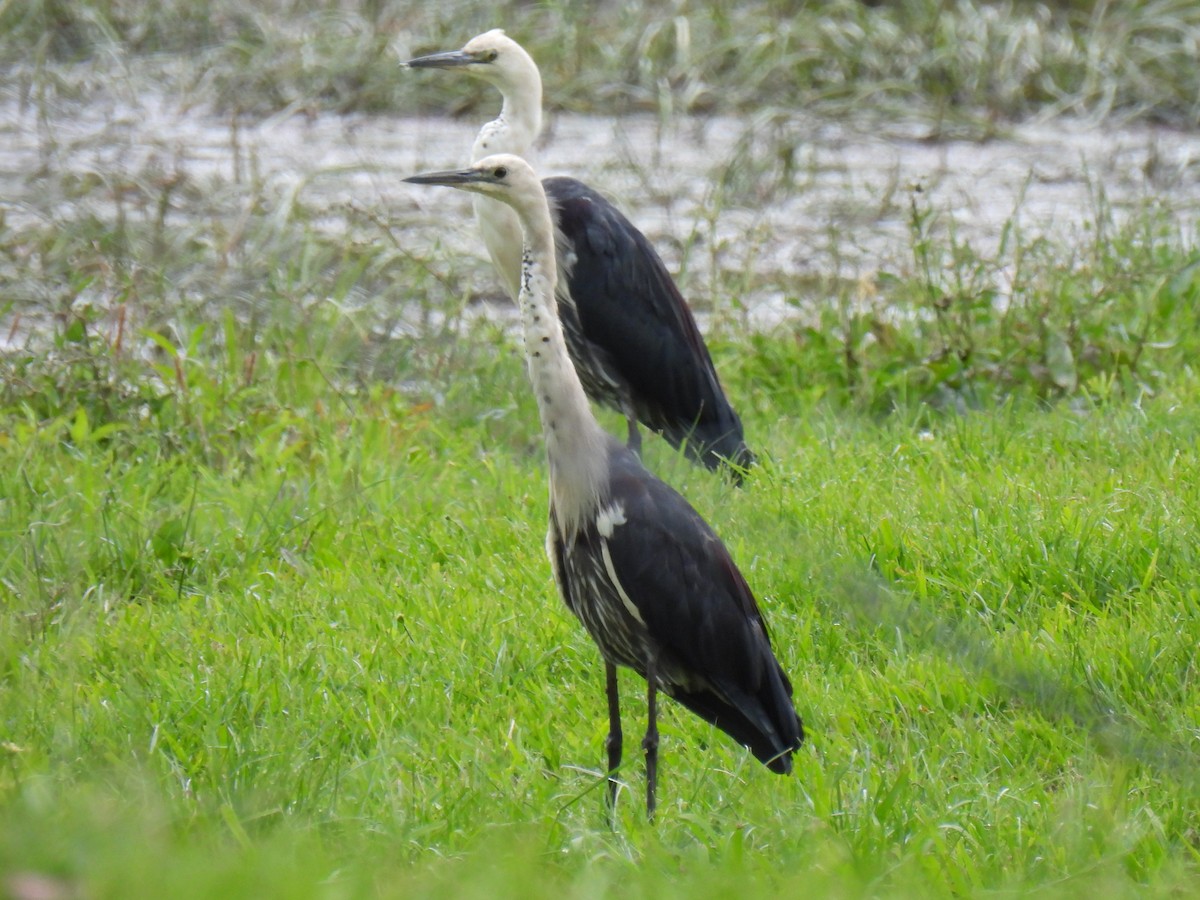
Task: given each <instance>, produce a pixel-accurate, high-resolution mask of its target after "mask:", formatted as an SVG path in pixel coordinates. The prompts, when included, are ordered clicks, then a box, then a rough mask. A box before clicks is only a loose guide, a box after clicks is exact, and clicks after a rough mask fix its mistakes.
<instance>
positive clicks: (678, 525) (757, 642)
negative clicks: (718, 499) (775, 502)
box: [608, 450, 804, 773]
mask: <svg viewBox="0 0 1200 900" xmlns="http://www.w3.org/2000/svg"><path fill="white" fill-rule="evenodd" d="M613 460H614V473H615V477H614V478H613V481H612V494H611V495H610V502H614V503H617V504H619V505H620V506H621V507H622V509H623V510H624V515H625V520H626V521H625V523H624V524H621V525H618V526H617V527H616V528H615V529H614V530H613V533H612V536H611V537H610V538H609V539H608V549H609V554H610V556H611V559H612V563H613V569H614V571H615V573H616V575H617V578H618V580H619V581H620V582H621V586H622V588H623V589H624V590H625V592H626V594H627V595H628V596H629V598H630V600H631V601H632V602H633V604H634V605H635V606H636V607H637V608H638V611H639V613H640V614H641V617H642V620H643V621H644V622H645V625H646V629H647V631H648V632H649V634H650V637H651V640H652V642H653V643H654V644H655V645H656V647H657V648H658V649H659V660H660V663H661V666H660V668H661V669H662V671H663V673H664V675H665V676H666V678H667V679H668V680H669V682H671V683H669V684H667V685H664V688H665V689H666V691H667V693H669V694H670V695H671V696H672V697H674V698H675V699H676V700H678V701H679V702H681V703H682V704H683V705H684V706H686V707H688V708H689V709H690V710H692V711H693V712H694V713H696V714H697V715H699V716H700V717H702V718H704V719H706V720H707V721H709V722H711V723H713V724H714V725H716V726H717V727H718V728H720V729H722V730H723V731H725V732H727V733H728V734H729V735H730V736H731V737H733V738H734V739H735V740H737V741H738V742H739V743H741V744H743V745H745V746H746V747H749V748H750V750H751V752H752V753H754V755H755V756H756V757H758V759H760V760H762V761H763V762H764V763H766V764H767V765H768V766H769V767H770V768H771V769H772V770H773V771H775V772H780V773H787V772H790V771H791V767H792V761H791V754H792V751H794V750H795V749H796V748H797V747H799V746H800V743H801V741H802V740H803V739H804V729H803V727H802V725H801V723H800V717H799V716H798V715H797V714H796V710H795V707H794V706H793V705H792V685H791V682H790V681H789V680H788V677H787V675H786V674H785V673H784V671H783V669H782V668H781V667H780V665H779V663H778V661H777V660H776V659H775V655H774V653H773V652H772V650H771V641H770V637H769V635H768V633H767V626H766V623H765V622H764V621H763V618H762V615H761V613H760V612H759V609H758V604H757V603H755V601H754V595H753V594H752V593H751V592H750V588H749V587H748V586H747V584H746V581H745V579H744V578H742V575H741V573H740V572H739V571H738V568H737V566H736V565H735V564H734V562H733V559H732V558H731V557H730V555H729V551H728V550H726V549H725V545H724V544H722V543H721V540H720V539H719V538H718V537H717V536H716V534H715V533H714V532H713V530H712V529H711V528H710V527H709V526H708V524H707V523H706V522H705V521H704V520H703V519H702V518H701V517H700V515H699V514H698V513H697V512H696V511H695V510H694V509H692V507H691V506H690V505H689V504H688V502H687V501H686V500H684V499H683V497H681V496H680V495H679V494H678V493H676V492H675V491H674V490H673V489H671V488H670V487H669V486H667V485H666V484H664V483H663V482H661V481H659V480H658V479H657V478H654V477H653V476H652V475H650V474H649V473H648V472H646V470H645V469H644V468H643V467H642V466H641V464H640V463H639V462H637V460H636V459H635V458H634V457H633V455H632V454H631V453H629V452H628V451H624V450H620V451H617V452H616V453H615V454H614V456H613Z"/></svg>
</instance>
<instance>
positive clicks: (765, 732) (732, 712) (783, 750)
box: [671, 672, 804, 775]
mask: <svg viewBox="0 0 1200 900" xmlns="http://www.w3.org/2000/svg"><path fill="white" fill-rule="evenodd" d="M779 674H780V675H782V674H783V673H782V672H780V673H779ZM771 681H772V682H773V683H772V684H771V685H769V686H764V689H763V691H762V693H764V694H767V695H768V696H766V697H761V696H760V697H751V696H744V697H743V698H742V699H741V704H740V706H734V705H733V704H731V703H729V702H727V701H726V700H724V699H722V698H721V697H719V696H717V695H716V694H714V693H712V692H711V691H694V692H692V691H681V690H679V689H678V688H676V689H674V691H673V692H672V693H671V696H672V697H673V698H674V699H676V700H678V701H679V702H680V703H682V704H683V705H684V706H686V707H687V708H688V709H690V710H691V711H692V712H694V713H695V714H696V715H698V716H699V717H700V718H702V719H704V720H705V721H706V722H709V723H711V724H713V725H715V726H716V727H717V728H720V729H721V730H722V731H724V732H725V733H726V734H728V735H729V736H730V737H731V738H733V739H734V740H735V741H737V742H738V743H739V744H741V745H742V746H743V747H746V748H747V749H748V750H749V751H750V752H751V753H753V754H754V756H755V758H757V759H758V760H759V761H760V762H762V763H763V764H764V765H765V766H766V767H767V768H768V769H770V770H771V771H772V772H776V773H778V774H780V775H790V774H791V771H792V753H794V752H795V751H796V750H797V749H798V748H799V747H800V744H801V743H803V741H804V726H803V724H802V723H801V722H800V716H798V715H797V714H796V709H795V707H793V706H792V701H791V698H790V696H789V694H790V692H785V691H784V684H783V683H780V682H778V681H776V679H771ZM784 682H786V678H785V679H784ZM764 700H766V701H767V702H766V703H764V702H763V701H764Z"/></svg>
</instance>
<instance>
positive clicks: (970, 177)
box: [0, 94, 1200, 325]
mask: <svg viewBox="0 0 1200 900" xmlns="http://www.w3.org/2000/svg"><path fill="white" fill-rule="evenodd" d="M478 124H479V123H478V122H476V121H474V120H472V121H455V120H450V119H438V118H405V117H388V116H374V117H367V116H345V117H339V116H332V115H319V116H315V117H313V116H305V115H300V114H291V115H282V116H279V117H276V118H273V119H270V120H266V121H258V122H254V123H246V122H240V123H236V124H235V123H233V122H231V121H230V120H229V119H228V118H223V117H220V116H216V115H212V114H209V113H206V112H204V111H201V110H197V109H194V108H186V107H184V106H182V105H181V104H180V103H179V102H177V101H172V100H171V99H170V98H167V97H162V96H153V95H149V96H147V95H144V94H143V95H141V96H139V97H137V98H136V99H133V100H131V99H130V98H124V99H122V100H119V101H118V100H116V99H109V100H106V101H105V100H99V101H92V102H89V104H88V105H87V106H72V107H69V108H63V109H59V110H55V109H53V108H52V109H49V110H46V109H42V110H39V109H36V108H34V107H32V106H22V105H20V104H19V103H18V102H17V100H16V99H15V98H13V97H11V96H9V97H4V98H0V204H2V205H3V209H4V213H5V216H6V218H7V222H8V224H9V225H10V227H20V226H21V224H22V223H25V222H27V221H29V220H30V219H32V218H42V219H52V218H53V217H54V216H56V215H63V214H67V213H69V210H66V209H64V204H66V205H69V204H70V203H71V202H72V201H71V200H70V198H69V197H65V196H63V195H61V194H57V193H55V192H53V191H50V192H48V191H47V190H46V179H45V178H43V177H42V176H43V175H45V174H46V173H48V172H53V173H55V175H56V176H60V177H59V179H58V180H59V181H61V180H62V179H61V176H62V175H63V174H65V173H73V174H75V175H77V176H78V177H79V178H86V177H87V176H89V175H91V176H94V177H102V178H105V179H109V180H111V181H112V182H113V183H119V181H120V180H121V179H122V178H129V179H136V178H139V177H144V175H145V173H146V172H147V171H162V172H164V173H175V174H178V175H183V176H185V177H186V178H188V179H189V180H190V181H191V182H192V183H194V184H201V185H205V186H207V188H208V189H209V191H210V193H211V194H212V195H213V196H216V195H218V194H221V193H222V192H226V193H229V194H230V195H232V196H236V195H237V185H238V184H241V183H246V182H247V181H249V180H250V179H254V180H256V181H258V182H259V183H265V184H267V185H270V186H271V188H272V191H271V192H270V194H271V195H272V196H278V197H290V198H295V199H298V200H301V201H302V202H303V203H304V205H305V207H306V208H307V209H308V210H309V211H310V212H313V213H314V214H315V218H316V221H317V222H318V223H319V225H320V227H322V228H326V229H331V230H335V231H336V230H337V229H339V228H345V227H346V218H345V217H346V210H347V207H348V205H350V204H352V205H353V206H355V207H357V208H359V209H363V208H368V209H375V210H378V212H379V214H380V215H381V216H383V217H384V218H386V219H387V220H388V221H389V222H392V223H394V225H393V227H394V229H395V230H396V232H397V233H398V234H400V235H401V239H402V240H403V241H404V242H406V243H409V244H411V246H412V247H413V249H414V251H419V250H421V249H422V248H424V247H428V246H431V245H433V244H434V243H435V242H437V243H440V244H441V245H442V246H443V247H444V246H447V245H449V247H450V249H451V251H452V252H455V253H461V254H462V259H463V263H462V264H463V265H464V266H471V267H473V269H474V270H476V271H477V272H478V277H479V279H480V280H481V283H483V284H487V283H488V282H489V281H490V276H489V275H488V273H487V267H486V264H485V262H484V259H485V257H484V254H483V250H482V246H481V243H480V241H479V240H478V237H477V235H476V232H475V229H474V225H473V222H472V220H471V216H470V211H469V204H468V202H467V199H466V198H465V197H464V196H462V195H460V194H458V193H457V192H451V191H445V190H435V189H429V188H418V187H414V186H410V185H405V184H402V183H401V178H403V177H404V176H405V175H408V174H411V173H415V172H419V171H423V170H428V169H441V168H448V167H456V166H458V165H461V164H463V163H464V162H466V159H467V155H468V152H469V147H470V144H471V141H472V139H473V136H474V132H475V130H476V127H477V125H478ZM548 125H549V127H548V129H547V135H546V136H545V138H544V139H543V141H542V146H540V147H539V148H538V150H537V153H536V157H535V160H534V161H535V164H536V165H537V166H538V167H539V169H540V170H541V172H542V173H543V174H554V173H562V174H571V175H574V176H576V177H580V178H583V179H584V180H587V181H589V182H590V183H592V184H593V185H595V186H596V187H598V188H600V189H601V190H602V191H604V192H605V193H606V194H608V195H609V196H610V197H612V198H613V199H614V200H615V201H617V202H618V204H619V205H620V206H621V207H622V208H623V209H624V210H625V211H626V213H627V214H628V215H629V216H630V218H631V219H633V221H634V222H635V223H636V224H638V225H639V226H640V227H641V228H642V229H643V230H644V231H646V232H647V234H648V235H650V237H651V238H652V239H653V240H654V241H655V242H656V244H657V245H658V246H659V247H660V248H661V252H662V253H663V255H664V256H665V257H666V258H667V261H668V263H669V264H670V265H671V266H672V267H680V266H683V267H685V268H686V272H687V274H686V277H685V281H684V283H685V287H686V288H687V290H688V292H689V293H690V295H691V296H692V297H693V298H694V301H695V302H696V304H697V305H698V307H700V308H720V305H721V303H722V302H723V298H720V297H715V296H712V295H711V292H709V290H708V287H707V286H708V284H710V283H712V276H713V272H714V269H721V270H723V271H725V272H735V273H736V272H745V271H747V270H749V269H753V271H754V273H755V275H756V277H755V278H754V279H751V280H748V282H747V283H748V284H749V288H748V290H749V294H748V295H747V296H743V297H742V298H741V301H742V303H743V304H744V306H745V307H746V308H747V309H748V310H749V315H748V316H747V319H748V320H749V321H752V322H757V323H759V324H762V325H769V324H770V323H772V322H775V321H778V319H779V317H780V316H781V315H786V314H787V312H788V310H789V309H791V307H790V306H789V305H788V304H787V303H785V302H783V300H784V298H786V297H787V296H788V295H789V294H791V293H794V292H793V291H792V290H791V289H790V287H789V285H792V284H800V283H803V282H804V281H805V280H806V279H808V280H809V283H811V279H812V278H813V277H816V278H818V279H820V278H821V277H825V276H836V277H840V278H851V279H854V278H860V277H863V276H866V275H870V274H871V273H873V272H876V271H878V270H880V269H887V270H892V271H904V270H905V268H906V266H907V265H908V263H907V260H909V259H910V258H911V250H910V246H911V228H910V214H911V208H912V201H913V199H914V197H915V198H916V199H917V200H918V202H919V204H920V205H921V208H922V209H926V210H928V211H930V212H931V213H933V214H934V219H935V222H936V227H937V228H940V229H942V230H943V231H945V230H947V229H949V228H953V229H954V231H955V234H956V235H957V236H958V238H959V239H960V240H966V241H968V242H970V243H971V244H972V246H974V247H975V248H976V249H977V250H978V251H979V252H982V253H989V252H992V251H993V250H994V249H995V247H996V245H997V242H998V241H999V238H1000V235H1001V233H1002V230H1003V228H1004V226H1005V223H1006V222H1009V221H1010V220H1012V221H1013V222H1015V223H1017V224H1018V225H1019V226H1020V228H1021V230H1022V233H1023V235H1024V237H1025V239H1027V240H1028V239H1032V238H1033V237H1036V236H1039V235H1045V236H1048V237H1050V238H1051V239H1053V240H1055V241H1060V242H1064V243H1066V244H1067V245H1069V244H1070V242H1072V241H1074V240H1083V239H1085V233H1084V231H1083V228H1084V226H1085V223H1088V222H1090V221H1094V219H1095V217H1096V210H1097V197H1098V196H1100V195H1101V194H1102V195H1103V196H1104V197H1105V198H1106V200H1107V203H1109V204H1111V207H1112V208H1113V210H1114V211H1115V215H1117V216H1120V215H1123V214H1128V212H1129V211H1132V210H1137V209H1139V208H1141V207H1142V206H1143V205H1145V204H1147V203H1154V204H1158V205H1161V206H1163V207H1165V208H1166V209H1168V210H1170V211H1171V213H1172V214H1174V215H1175V216H1177V217H1178V219H1179V221H1180V223H1181V226H1182V227H1183V229H1184V232H1185V233H1191V234H1194V223H1195V219H1196V213H1197V211H1198V210H1200V134H1189V133H1180V132H1176V131H1170V130H1166V129H1160V128H1155V127H1147V126H1136V127H1132V126H1131V127H1116V126H1108V125H1104V126H1094V125H1088V124H1086V123H1082V122H1071V121H1067V122H1063V121H1055V122H1053V123H1048V124H1027V125H1020V126H1014V127H1012V128H1011V129H1009V130H1008V131H1007V132H1006V133H1005V135H1004V136H1003V137H1000V138H997V139H994V140H990V141H987V142H971V141H945V142H929V141H925V140H922V139H921V137H920V132H921V131H922V128H920V127H917V126H913V127H906V126H903V125H897V126H893V127H891V128H889V129H882V130H881V129H877V128H876V129H867V128H862V127H855V126H854V125H849V124H845V123H837V122H828V121H817V120H813V119H809V118H806V117H803V116H796V117H795V118H793V119H776V120H774V121H772V122H769V123H760V122H755V121H753V120H743V119H736V118H707V119H703V120H683V121H677V122H674V123H671V124H669V125H666V126H663V125H661V124H660V123H659V122H657V121H656V120H655V119H653V118H651V117H626V118H621V119H604V118H593V117H585V116H574V115H557V116H553V117H551V119H550V121H549V122H548ZM785 161H786V162H785ZM918 187H919V194H915V193H914V190H915V189H917V188H918ZM108 213H109V214H111V210H109V211H108ZM97 214H98V215H101V216H103V215H105V214H106V212H105V210H103V209H101V210H99V211H98V212H97ZM171 214H172V215H186V214H187V210H186V209H184V208H180V209H173V210H172V212H171Z"/></svg>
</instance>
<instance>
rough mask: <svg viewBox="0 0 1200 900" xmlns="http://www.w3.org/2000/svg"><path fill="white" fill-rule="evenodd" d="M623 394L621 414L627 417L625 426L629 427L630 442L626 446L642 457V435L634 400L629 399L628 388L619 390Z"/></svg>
mask: <svg viewBox="0 0 1200 900" xmlns="http://www.w3.org/2000/svg"><path fill="white" fill-rule="evenodd" d="M618 390H620V392H621V412H622V413H624V415H625V424H626V425H627V426H628V427H629V440H628V441H626V442H625V446H626V447H628V448H629V449H630V450H632V451H633V452H634V453H636V454H637V455H638V458H639V459H640V458H641V456H642V433H641V432H640V431H638V424H637V415H636V414H635V413H634V411H633V400H632V399H630V397H629V389H628V388H619V389H618Z"/></svg>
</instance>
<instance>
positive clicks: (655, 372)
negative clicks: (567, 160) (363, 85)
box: [406, 29, 754, 481]
mask: <svg viewBox="0 0 1200 900" xmlns="http://www.w3.org/2000/svg"><path fill="white" fill-rule="evenodd" d="M406 65H408V66H410V67H411V68H437V69H449V68H456V69H461V70H462V71H464V72H467V73H469V74H471V75H475V76H477V77H479V78H482V79H484V80H485V81H487V82H489V83H491V84H493V85H494V86H495V87H496V88H498V89H499V91H500V93H501V94H502V95H503V97H504V105H503V107H502V108H501V110H500V115H499V117H498V118H497V119H495V120H494V121H491V122H488V123H487V124H486V125H484V126H483V128H482V130H481V131H480V132H479V136H478V137H477V138H476V139H475V146H474V149H473V151H472V157H471V159H472V161H478V160H480V159H482V158H483V157H485V156H488V155H490V154H494V153H512V154H515V155H517V156H522V157H524V156H526V155H527V154H528V152H529V149H530V148H531V147H532V146H533V143H534V141H535V140H536V139H537V136H538V133H539V132H540V131H541V128H542V79H541V75H540V74H539V72H538V67H537V65H536V64H535V63H534V61H533V59H532V58H531V57H530V56H529V54H528V53H526V52H525V50H524V48H522V47H521V45H520V44H518V43H517V42H516V41H514V40H512V39H511V38H509V37H507V36H506V35H505V34H504V32H503V31H500V30H499V29H497V30H494V31H489V32H486V33H485V34H481V35H479V36H477V37H475V38H472V39H471V40H470V41H468V42H467V44H466V46H464V47H463V48H462V49H461V50H453V51H449V52H446V53H435V54H433V55H431V56H422V57H418V58H417V59H412V60H409V61H408V63H406ZM542 185H543V187H544V189H545V192H546V195H547V197H548V198H549V200H550V209H551V221H552V222H553V224H554V226H555V231H554V237H555V245H556V249H557V256H558V269H559V275H560V277H559V284H558V294H557V299H558V307H559V317H560V321H561V323H562V327H563V331H564V333H565V336H566V341H567V350H568V352H569V353H570V355H571V359H572V360H573V361H574V363H575V368H576V371H578V373H579V377H580V379H581V381H582V382H583V387H584V390H585V391H586V392H587V394H588V396H590V397H592V398H593V399H594V400H596V401H597V402H598V403H602V404H604V405H606V406H611V407H612V408H614V409H616V410H618V411H619V412H621V413H623V414H624V416H625V419H626V422H627V423H628V427H629V444H630V446H631V447H633V448H634V450H635V451H638V452H640V448H641V437H640V434H639V432H638V429H637V422H639V421H640V422H641V423H642V424H644V425H646V426H647V427H649V428H651V429H653V430H654V431H657V432H659V433H661V434H662V435H663V437H665V438H666V439H667V440H668V441H669V442H670V443H671V445H672V446H674V447H680V446H682V447H683V448H684V450H685V452H686V453H687V454H688V456H690V457H692V458H693V459H695V460H697V461H699V462H702V463H703V464H704V465H706V466H708V467H709V468H710V469H716V468H717V467H718V466H720V465H721V464H722V463H723V462H726V461H727V462H729V463H732V464H733V468H731V469H730V470H729V471H731V472H732V474H733V476H734V478H735V480H738V481H740V473H741V470H742V469H744V468H746V467H748V466H750V465H752V464H753V463H754V454H753V453H752V452H751V451H750V448H749V447H747V446H746V440H745V436H744V433H743V430H742V422H741V419H740V418H738V415H737V413H736V412H735V411H734V409H733V407H732V406H731V405H730V403H729V400H728V399H727V398H726V397H725V392H724V390H723V389H722V388H721V382H720V380H719V379H718V378H717V372H716V369H715V368H714V367H713V363H712V358H711V357H710V356H709V353H708V348H707V346H705V343H704V338H703V337H702V336H701V335H700V329H699V328H697V326H696V320H695V318H694V317H693V316H692V312H691V309H689V308H688V305H687V303H686V302H685V301H684V299H683V295H682V294H680V292H679V289H678V288H677V287H676V286H675V282H674V280H673V279H672V278H671V275H670V273H669V272H668V271H667V267H666V266H665V265H664V264H663V261H662V259H661V258H660V257H659V255H658V254H657V253H656V252H655V250H654V247H653V246H652V245H651V244H650V242H649V240H647V239H646V236H645V235H644V234H642V233H641V232H640V231H639V230H638V229H637V228H635V227H634V226H633V224H632V223H630V221H629V220H628V219H627V218H625V216H624V215H622V214H621V212H620V210H618V209H617V208H616V207H615V206H613V205H612V204H611V203H609V202H608V201H607V200H605V199H604V198H603V197H602V196H600V195H599V194H598V193H596V192H595V191H594V190H592V189H591V188H589V187H588V186H587V185H585V184H583V183H582V182H579V181H576V180H575V179H574V178H563V177H554V178H547V179H546V180H545V181H543V182H542ZM475 217H476V219H477V220H478V221H479V227H480V230H481V231H482V232H483V239H484V242H485V243H486V244H487V248H488V253H489V254H490V255H491V257H492V263H493V264H494V265H495V267H496V271H497V272H498V273H499V274H500V278H501V280H502V281H503V282H504V286H505V289H506V290H507V291H508V293H509V296H511V297H512V298H513V299H516V297H517V293H518V291H519V289H520V273H521V248H522V241H521V226H520V223H519V222H518V221H517V217H516V214H515V213H513V212H512V210H511V209H509V208H508V207H507V206H504V205H503V204H500V203H495V202H493V201H492V200H490V199H488V198H484V197H476V198H475Z"/></svg>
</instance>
